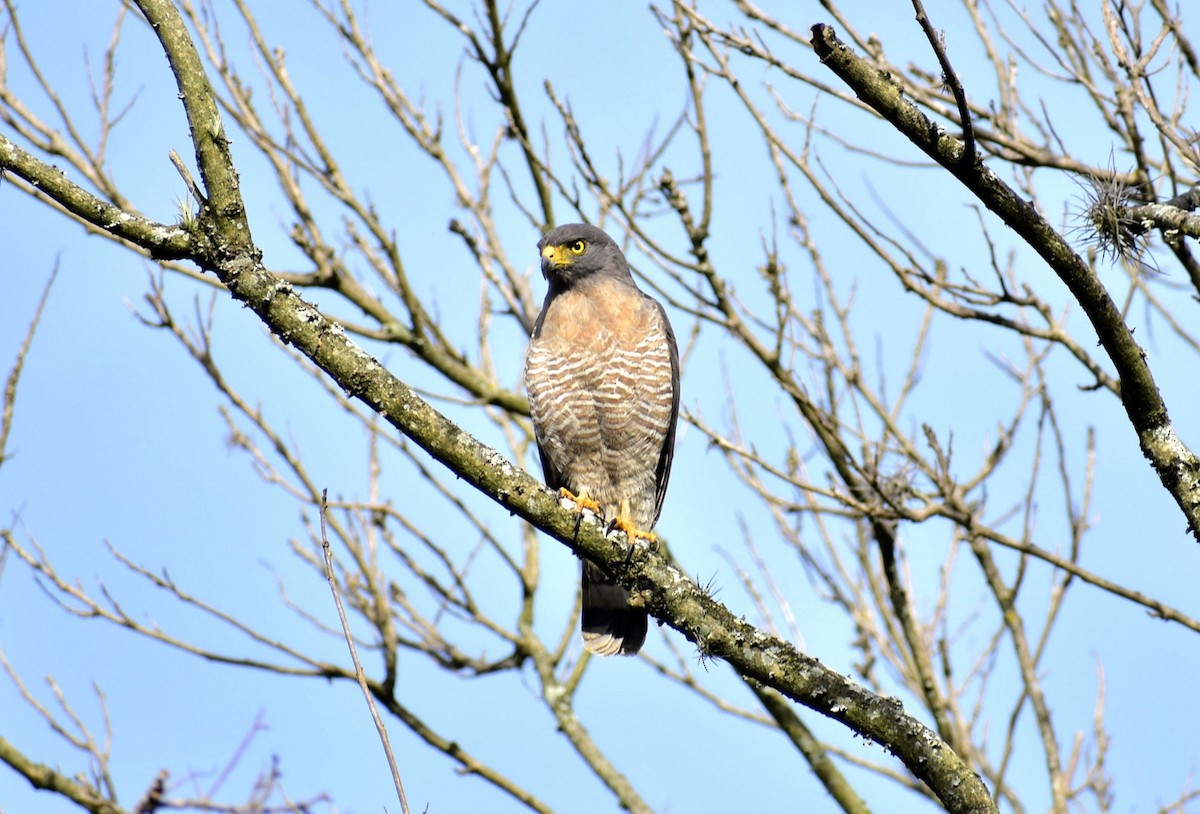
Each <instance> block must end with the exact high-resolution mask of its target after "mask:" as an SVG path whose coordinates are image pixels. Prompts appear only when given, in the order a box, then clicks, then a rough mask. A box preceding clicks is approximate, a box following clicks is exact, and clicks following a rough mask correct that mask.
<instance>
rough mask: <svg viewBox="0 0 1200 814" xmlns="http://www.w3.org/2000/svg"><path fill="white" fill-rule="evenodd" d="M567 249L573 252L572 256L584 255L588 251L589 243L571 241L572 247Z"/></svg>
mask: <svg viewBox="0 0 1200 814" xmlns="http://www.w3.org/2000/svg"><path fill="white" fill-rule="evenodd" d="M567 249H568V251H570V252H571V254H576V255H578V254H583V253H584V251H586V250H587V243H585V242H583V241H582V240H573V241H571V243H570V245H569V246H567Z"/></svg>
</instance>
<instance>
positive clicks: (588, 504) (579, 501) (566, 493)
mask: <svg viewBox="0 0 1200 814" xmlns="http://www.w3.org/2000/svg"><path fill="white" fill-rule="evenodd" d="M558 494H559V497H565V498H566V499H567V500H569V501H571V502H572V503H574V504H575V505H576V506H578V507H579V511H583V510H584V509H587V510H588V511H590V512H592V513H593V514H595V515H596V516H597V517H599V516H600V515H601V514H602V513H603V512H602V511H601V507H600V504H599V503H597V502H596V501H594V500H592V499H591V498H590V497H584V496H582V495H576V494H575V493H574V492H572V491H571V490H570V489H568V488H567V487H565V486H564V487H562V488H561V489H559V490H558Z"/></svg>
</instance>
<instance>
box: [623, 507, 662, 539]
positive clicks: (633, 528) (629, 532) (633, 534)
mask: <svg viewBox="0 0 1200 814" xmlns="http://www.w3.org/2000/svg"><path fill="white" fill-rule="evenodd" d="M630 514H631V512H630V511H629V501H628V500H622V501H621V512H620V514H618V515H617V519H616V520H614V521H613V523H612V527H613V528H614V529H620V530H621V531H623V532H625V537H626V538H628V540H629V542H631V543H632V542H636V541H637V540H638V538H641V539H643V540H645V541H646V542H648V543H652V544H653V543H657V542H658V535H657V534H655V533H654V532H652V531H646V530H645V529H640V528H638V527H637V525H636V524H635V523H634V522H633V520H632V518H630V516H629V515H630Z"/></svg>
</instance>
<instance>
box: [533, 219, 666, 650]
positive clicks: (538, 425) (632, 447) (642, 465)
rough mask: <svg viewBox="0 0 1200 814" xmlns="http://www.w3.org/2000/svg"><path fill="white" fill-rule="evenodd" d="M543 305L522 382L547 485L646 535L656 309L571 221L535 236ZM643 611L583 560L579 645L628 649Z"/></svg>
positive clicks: (659, 452) (617, 253)
mask: <svg viewBox="0 0 1200 814" xmlns="http://www.w3.org/2000/svg"><path fill="white" fill-rule="evenodd" d="M538 249H540V250H541V253H542V275H543V276H544V277H545V278H546V280H548V281H549V284H550V287H549V290H548V291H547V292H546V301H545V303H544V304H543V305H542V313H541V314H540V315H539V316H538V320H537V324H536V325H534V328H533V336H532V337H531V338H530V340H529V353H528V356H527V357H526V360H525V383H526V385H527V386H528V388H529V408H530V411H531V413H532V415H533V427H534V432H535V434H536V437H537V445H538V452H539V453H540V455H541V459H542V471H543V472H544V473H545V477H546V484H547V485H548V486H549V487H550V488H552V489H560V490H563V491H564V493H570V495H571V496H572V497H574V498H577V502H578V503H579V504H580V505H581V506H588V507H590V508H594V510H595V511H597V512H598V513H599V514H600V515H601V516H603V517H604V519H605V520H606V521H609V522H611V523H612V524H614V525H615V526H616V527H618V528H621V529H622V530H624V531H625V532H626V534H627V535H628V536H629V538H630V540H631V541H632V540H633V538H634V537H647V538H651V539H653V534H652V533H651V530H652V529H653V528H654V523H655V521H657V520H658V515H659V512H660V511H662V504H663V496H664V495H665V494H666V492H667V478H668V477H669V476H670V474H671V457H672V455H673V454H674V449H675V420H676V418H677V417H678V415H679V351H678V349H677V348H676V345H675V335H674V333H672V331H671V324H670V323H669V322H668V321H667V315H666V312H665V311H663V307H662V306H661V305H659V303H658V302H657V301H656V300H654V299H653V298H652V297H650V296H648V295H646V294H644V293H642V291H641V290H640V289H639V288H638V287H637V285H636V284H635V283H634V281H633V275H631V274H630V273H629V264H628V263H626V262H625V257H624V255H622V254H621V250H620V249H619V248H617V244H616V243H614V242H613V241H612V238H610V237H609V236H608V235H606V234H605V233H604V232H602V231H600V230H599V229H597V228H596V227H594V226H589V225H587V224H583V223H572V224H568V225H566V226H560V227H558V228H557V229H554V230H553V231H551V232H550V233H549V234H547V235H546V236H545V237H543V238H542V239H541V241H540V242H539V243H538ZM646 622H647V618H646V612H645V611H644V610H642V609H641V608H634V607H630V605H629V592H628V591H626V590H625V589H624V588H622V587H621V586H620V585H618V584H617V583H616V582H614V581H613V580H612V578H611V577H609V576H608V575H607V574H606V573H605V572H604V571H603V570H602V569H601V568H600V567H599V566H597V565H595V564H594V563H591V562H589V561H587V560H584V562H583V643H584V646H585V647H587V649H588V650H590V651H592V652H593V653H598V654H600V655H604V656H611V655H613V654H616V653H620V654H622V655H629V656H631V655H633V654H634V653H637V651H638V649H639V648H641V646H642V643H643V642H644V641H645V639H646Z"/></svg>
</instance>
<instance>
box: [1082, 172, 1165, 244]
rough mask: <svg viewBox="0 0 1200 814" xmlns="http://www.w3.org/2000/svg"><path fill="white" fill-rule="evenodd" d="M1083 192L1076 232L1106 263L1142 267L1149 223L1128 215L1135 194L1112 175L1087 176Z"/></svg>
mask: <svg viewBox="0 0 1200 814" xmlns="http://www.w3.org/2000/svg"><path fill="white" fill-rule="evenodd" d="M1088 181H1089V182H1090V186H1091V189H1089V190H1085V193H1084V194H1085V200H1086V203H1087V205H1086V207H1085V208H1084V210H1083V214H1082V217H1081V220H1082V223H1081V224H1080V227H1079V231H1080V232H1081V233H1082V235H1083V237H1084V240H1085V241H1086V242H1087V243H1088V245H1089V246H1092V245H1094V246H1095V247H1096V248H1097V249H1098V251H1099V252H1100V254H1101V255H1103V256H1104V257H1107V258H1108V259H1109V260H1120V261H1122V262H1132V263H1137V264H1139V265H1140V264H1142V255H1143V254H1144V253H1145V251H1146V241H1147V236H1148V235H1149V233H1150V229H1151V228H1152V226H1153V224H1152V223H1148V222H1147V221H1145V220H1143V219H1142V218H1140V217H1135V216H1133V215H1132V214H1131V210H1132V209H1134V208H1136V207H1137V206H1138V204H1139V203H1140V201H1138V200H1137V199H1136V197H1135V196H1136V191H1135V189H1134V188H1133V187H1131V186H1129V185H1128V184H1126V183H1125V181H1124V180H1122V179H1121V178H1120V177H1119V176H1118V175H1117V174H1116V173H1112V174H1111V175H1110V176H1109V177H1107V178H1100V177H1098V176H1095V175H1093V176H1090V177H1089V178H1088Z"/></svg>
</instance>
